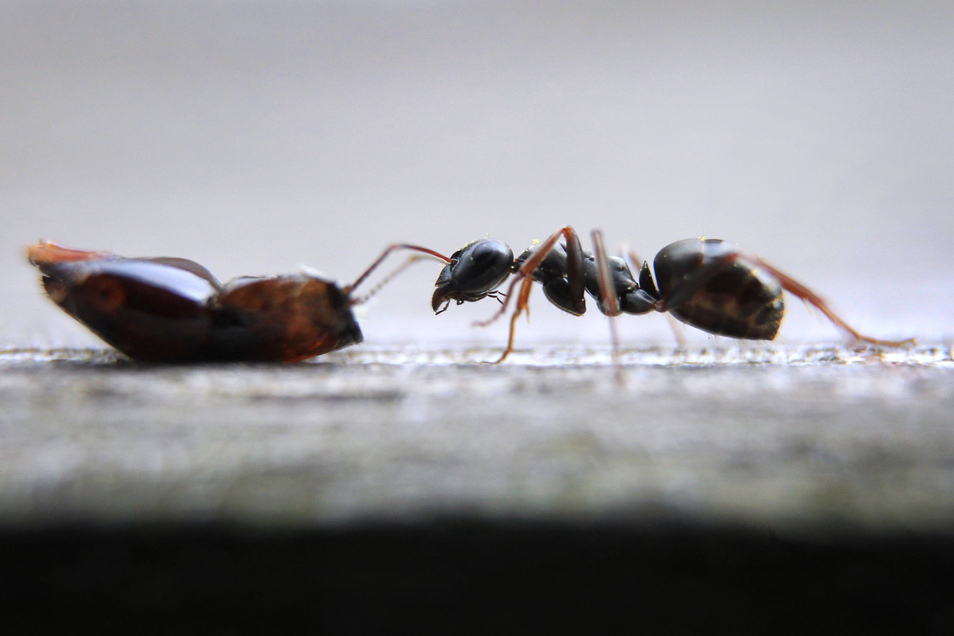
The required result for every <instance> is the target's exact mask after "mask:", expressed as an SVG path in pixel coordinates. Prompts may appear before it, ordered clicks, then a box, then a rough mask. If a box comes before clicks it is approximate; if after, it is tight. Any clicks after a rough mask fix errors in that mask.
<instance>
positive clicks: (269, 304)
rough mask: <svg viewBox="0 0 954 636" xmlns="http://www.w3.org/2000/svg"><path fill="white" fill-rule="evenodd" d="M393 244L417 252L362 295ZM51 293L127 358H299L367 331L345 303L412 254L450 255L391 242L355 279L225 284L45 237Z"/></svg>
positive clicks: (35, 258)
mask: <svg viewBox="0 0 954 636" xmlns="http://www.w3.org/2000/svg"><path fill="white" fill-rule="evenodd" d="M396 250H411V251H416V252H421V253H423V254H424V255H426V256H421V255H414V256H411V257H410V258H409V259H408V260H407V261H406V262H405V264H404V265H403V266H401V267H400V268H398V269H397V270H396V271H394V272H393V273H392V274H390V275H389V276H388V277H387V278H385V280H384V281H382V282H381V283H379V284H378V286H377V287H375V288H374V289H372V290H371V291H370V292H369V293H368V294H367V295H366V296H364V297H362V298H357V299H355V298H353V297H352V294H353V292H354V290H355V289H356V288H357V287H358V286H359V285H360V284H361V283H362V282H363V281H364V280H365V279H366V278H367V277H368V275H370V274H371V272H372V271H374V270H375V269H376V268H377V267H378V266H379V265H380V264H381V263H382V262H383V261H384V259H385V258H387V256H388V255H389V254H390V253H391V252H394V251H396ZM27 257H28V258H29V260H30V263H32V264H33V265H35V266H36V267H38V268H39V269H40V272H42V274H43V287H44V288H45V290H46V293H47V295H49V297H50V300H52V301H53V302H54V303H56V304H57V305H59V306H60V308H61V309H63V311H65V312H66V313H67V314H69V315H70V316H72V317H73V318H75V319H76V320H78V321H79V322H80V323H82V324H83V325H85V326H86V327H88V328H89V329H90V330H91V331H92V332H93V333H95V334H96V335H97V336H99V337H100V338H102V339H103V340H104V341H106V342H107V343H109V344H110V345H112V346H113V347H115V348H116V349H118V350H120V351H121V352H123V353H124V354H126V355H127V356H129V357H130V358H135V359H138V360H144V361H150V362H221V361H233V362H237V361H262V362H270V361H274V362H299V361H301V360H307V359H308V358H313V357H315V356H319V355H321V354H323V353H327V352H329V351H334V350H336V349H341V348H343V347H348V346H350V345H353V344H358V343H360V342H362V340H363V339H364V337H363V335H362V334H361V329H360V328H359V327H358V323H357V321H356V320H355V318H354V315H353V314H352V312H351V307H353V306H354V305H358V304H361V303H363V302H365V301H366V300H367V299H368V298H370V296H371V295H373V294H374V293H375V292H376V291H377V290H378V289H380V287H381V286H383V285H384V284H386V283H387V282H388V281H390V280H391V278H393V277H394V276H396V275H397V274H398V273H400V272H401V271H403V269H404V268H406V267H407V266H408V265H410V264H411V263H412V262H414V261H416V260H419V259H422V258H426V257H433V258H437V259H440V260H442V261H444V262H445V263H449V262H450V259H449V258H447V257H446V256H444V255H442V254H439V253H438V252H435V251H433V250H430V249H427V248H426V247H419V246H417V245H408V244H404V243H398V244H394V245H391V246H389V247H388V248H387V249H385V250H384V252H383V253H382V254H381V255H380V256H379V257H378V258H377V259H376V260H375V261H374V262H373V263H371V265H370V266H369V267H368V268H367V269H366V270H365V271H364V273H362V274H361V275H360V276H359V277H358V278H357V279H356V280H355V282H353V283H351V284H350V285H345V286H343V287H339V286H338V285H337V284H336V283H334V282H332V281H328V280H324V279H322V278H319V277H317V276H313V275H310V274H292V275H284V276H272V277H264V278H258V277H242V278H236V279H234V280H232V281H230V282H228V283H225V284H224V285H223V284H222V283H220V282H219V281H218V280H216V278H215V277H214V276H213V275H212V274H211V273H210V272H209V270H207V269H206V268H205V267H203V266H202V265H199V264H198V263H196V262H193V261H190V260H186V259H183V258H169V257H158V258H123V257H121V256H116V255H114V254H110V253H109V252H95V251H89V250H77V249H71V248H67V247H63V246H61V245H58V244H56V243H53V242H49V241H41V242H40V243H38V244H37V245H33V246H30V247H29V248H27Z"/></svg>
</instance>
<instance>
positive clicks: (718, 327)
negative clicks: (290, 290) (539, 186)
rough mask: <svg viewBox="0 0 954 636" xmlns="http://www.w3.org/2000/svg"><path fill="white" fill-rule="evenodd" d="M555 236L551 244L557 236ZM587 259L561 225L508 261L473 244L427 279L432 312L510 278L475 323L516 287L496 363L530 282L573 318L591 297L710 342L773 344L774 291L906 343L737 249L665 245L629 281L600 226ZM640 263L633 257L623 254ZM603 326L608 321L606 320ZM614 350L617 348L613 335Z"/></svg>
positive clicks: (690, 242)
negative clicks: (658, 317)
mask: <svg viewBox="0 0 954 636" xmlns="http://www.w3.org/2000/svg"><path fill="white" fill-rule="evenodd" d="M561 236H562V237H563V238H564V242H563V243H559V239H560V237H561ZM592 236H593V243H594V252H595V254H594V253H590V252H588V251H585V250H583V248H582V246H581V244H580V239H579V237H578V236H577V233H576V232H575V231H574V230H573V228H571V227H569V226H567V227H564V228H562V229H561V230H559V231H558V232H555V233H554V234H553V235H551V236H550V237H549V238H548V239H547V240H546V241H544V242H543V243H540V244H539V245H537V246H534V247H531V248H528V249H526V250H525V251H524V252H523V253H522V254H521V255H520V256H518V257H517V258H516V259H514V257H513V252H512V251H511V250H510V248H509V247H508V246H507V245H506V244H505V243H502V242H500V241H495V240H492V239H481V240H479V241H475V242H473V243H469V244H468V245H466V246H464V248H462V249H461V250H458V251H457V252H455V253H454V254H452V255H451V258H450V263H448V264H447V265H446V266H445V267H444V270H443V271H442V272H441V274H440V276H439V277H438V279H437V282H436V283H435V287H436V288H435V290H434V295H433V297H432V299H431V306H432V307H433V309H434V311H435V312H436V313H442V312H443V311H445V310H446V309H447V307H448V305H449V304H450V301H452V300H453V301H456V302H457V304H458V305H459V304H462V303H465V302H474V301H477V300H480V299H482V298H485V297H487V296H490V297H493V298H497V299H498V300H500V296H501V295H502V294H501V293H500V292H498V291H497V287H498V286H499V285H500V284H501V283H503V281H504V280H506V278H507V276H509V275H510V274H511V273H513V274H515V275H516V278H514V280H513V282H512V283H511V284H510V287H509V290H508V292H507V294H506V295H505V297H506V300H505V301H501V302H502V306H501V308H500V310H499V311H498V312H497V313H496V314H494V315H493V316H492V317H491V318H490V319H489V320H487V321H484V322H482V323H478V324H481V325H487V324H490V323H492V322H493V321H495V320H496V319H497V318H499V317H500V316H501V315H503V314H504V313H505V312H506V310H507V305H508V303H509V302H510V299H511V298H513V292H514V289H515V288H516V286H517V285H518V284H519V285H520V290H519V293H518V294H517V300H516V303H517V306H516V309H515V310H514V312H513V315H512V316H511V318H510V339H509V341H508V343H507V349H506V350H505V351H504V352H503V355H501V356H500V359H499V360H497V362H501V361H503V360H504V359H505V358H506V357H507V355H509V354H510V352H511V351H513V340H514V328H515V325H516V323H517V318H518V317H519V316H520V314H521V313H523V312H525V311H527V301H528V299H529V297H530V289H531V287H532V285H533V282H534V281H536V282H538V283H540V284H541V285H542V286H543V292H544V294H545V295H546V297H547V299H549V301H550V302H551V303H553V304H554V305H556V306H557V307H559V308H560V309H562V310H563V311H565V312H567V313H570V314H573V315H575V316H579V315H582V314H583V313H584V312H585V311H586V301H585V299H584V295H583V292H584V291H586V292H587V293H589V294H590V295H591V296H592V297H593V298H595V299H596V301H597V306H598V307H599V309H600V311H601V312H603V313H604V314H605V315H607V316H610V317H614V316H618V315H619V314H621V313H626V314H634V315H638V314H646V313H649V312H651V311H659V312H667V311H668V312H669V313H670V314H671V315H672V316H674V317H675V318H677V319H678V320H680V321H682V322H684V323H686V324H689V325H692V326H693V327H696V328H697V329H701V330H703V331H707V332H709V333H712V334H715V335H719V336H729V337H731V338H744V339H750V340H772V339H774V338H775V335H776V334H777V333H778V329H779V325H780V324H781V322H782V315H783V314H784V312H785V305H784V302H783V300H782V290H785V291H788V292H789V293H791V294H794V295H795V296H797V297H799V298H801V299H802V300H804V301H806V302H808V303H811V304H812V305H814V306H815V307H817V308H818V309H819V310H820V311H821V312H822V313H823V314H824V315H825V316H826V317H827V318H828V319H829V320H831V321H832V322H833V323H835V325H837V326H838V327H840V328H841V329H842V330H844V331H845V332H846V333H847V334H848V335H850V336H851V337H852V338H853V339H855V340H857V341H861V342H867V343H870V344H874V345H881V346H891V347H893V346H901V345H905V344H910V343H913V342H914V341H913V339H912V340H901V341H895V340H879V339H877V338H871V337H869V336H864V335H862V334H860V333H859V332H857V331H856V330H855V329H853V328H852V327H850V326H849V325H848V324H847V323H846V322H845V321H844V320H842V319H841V318H840V317H839V316H838V315H837V314H835V313H834V312H833V311H832V310H831V309H830V308H829V307H828V304H827V303H826V302H825V301H824V300H823V299H822V298H821V297H819V296H818V295H817V294H815V293H814V292H813V291H811V290H810V289H808V288H807V287H805V286H804V285H802V284H801V283H799V282H798V281H796V280H794V279H792V278H791V277H790V276H788V275H786V274H784V273H782V272H780V271H779V270H777V269H775V268H774V267H772V266H771V265H769V264H767V263H766V262H765V261H763V260H762V259H760V258H758V257H757V256H753V255H752V254H749V253H747V252H745V251H743V250H742V249H741V248H740V247H739V246H737V245H735V244H733V243H728V242H726V241H721V240H717V239H686V240H683V241H676V242H675V243H672V244H670V245H667V246H666V247H664V248H663V249H662V250H660V252H659V253H658V254H657V255H656V258H655V259H654V260H653V269H654V270H655V275H656V276H655V281H654V280H653V274H652V273H651V272H650V269H649V264H648V263H646V262H645V261H643V263H642V266H641V267H640V269H639V276H638V278H636V277H634V276H633V274H632V272H631V271H630V268H629V265H628V264H627V263H626V261H625V260H623V259H622V258H619V257H611V256H607V254H606V250H605V249H604V247H603V239H602V234H601V233H600V232H599V230H594V231H593V233H592ZM629 256H630V259H631V260H632V261H633V263H635V264H636V265H637V266H639V259H637V258H636V257H635V255H633V254H630V255H629ZM610 325H611V330H613V329H614V328H613V326H612V325H613V322H612V321H610ZM612 338H613V349H614V352H615V351H616V350H617V349H618V347H617V344H616V333H615V330H613V331H612Z"/></svg>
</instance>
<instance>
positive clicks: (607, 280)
mask: <svg viewBox="0 0 954 636" xmlns="http://www.w3.org/2000/svg"><path fill="white" fill-rule="evenodd" d="M590 236H591V237H592V239H593V251H594V252H595V253H596V272H597V275H598V279H597V280H598V282H599V288H600V298H599V302H600V305H601V306H602V309H603V310H604V311H603V313H605V314H606V317H607V318H609V328H610V342H611V343H612V345H613V364H615V365H616V379H617V381H618V382H619V383H621V384H622V382H623V367H622V365H621V364H620V361H619V335H618V334H617V331H616V317H617V316H619V314H620V309H619V299H618V298H617V297H616V286H615V285H614V284H613V275H612V274H611V273H610V268H609V257H608V256H607V255H606V247H605V246H604V245H603V233H602V232H601V231H599V230H593V231H592V232H591V233H590Z"/></svg>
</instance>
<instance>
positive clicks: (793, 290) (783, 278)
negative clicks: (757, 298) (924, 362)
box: [746, 257, 915, 347]
mask: <svg viewBox="0 0 954 636" xmlns="http://www.w3.org/2000/svg"><path fill="white" fill-rule="evenodd" d="M746 260H751V262H753V263H755V264H757V265H758V266H759V267H762V268H764V269H765V270H766V271H768V272H769V273H771V274H772V275H773V276H775V277H776V278H777V279H778V280H779V282H780V283H782V289H784V290H785V291H787V292H789V293H790V294H792V295H794V296H797V297H799V298H801V299H802V300H803V301H805V302H807V303H810V304H812V305H814V306H815V307H816V308H818V310H819V311H821V312H822V313H823V314H825V317H826V318H828V320H830V321H832V322H833V323H834V324H835V325H837V326H838V327H840V328H841V329H842V330H844V331H845V332H846V333H847V334H848V335H850V336H851V337H852V338H854V339H855V340H857V341H860V342H867V343H868V344H873V345H877V346H881V347H903V346H906V345H913V344H915V339H914V338H907V339H905V340H881V339H879V338H872V337H871V336H865V335H863V334H861V333H859V332H858V331H856V330H855V329H854V328H853V327H851V326H850V325H849V324H848V323H846V322H845V321H844V319H842V318H841V316H839V315H838V314H836V313H835V312H834V311H832V309H831V308H830V307H829V306H828V303H826V302H825V300H824V299H823V298H822V297H821V296H819V295H818V294H816V293H815V292H813V291H812V290H810V289H809V288H808V287H806V286H805V285H803V284H801V283H800V282H798V281H797V280H795V279H794V278H792V277H791V276H789V275H788V274H785V273H784V272H780V271H779V270H777V269H775V268H774V267H772V266H771V265H769V264H768V263H766V262H765V261H763V260H762V259H760V258H751V257H750V258H748V259H746Z"/></svg>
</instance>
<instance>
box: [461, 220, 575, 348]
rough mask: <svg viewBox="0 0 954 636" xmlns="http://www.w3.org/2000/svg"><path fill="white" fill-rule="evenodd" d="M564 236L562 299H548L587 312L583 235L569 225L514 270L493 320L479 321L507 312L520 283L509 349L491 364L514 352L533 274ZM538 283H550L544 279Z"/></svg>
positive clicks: (512, 316)
mask: <svg viewBox="0 0 954 636" xmlns="http://www.w3.org/2000/svg"><path fill="white" fill-rule="evenodd" d="M561 236H562V237H564V239H565V241H566V271H565V273H561V274H562V275H561V276H559V277H558V278H559V279H563V278H564V275H565V280H566V289H565V290H562V291H561V292H560V293H559V300H555V299H554V298H555V296H553V295H551V294H548V298H550V300H551V302H553V303H554V304H555V305H557V306H558V307H560V308H561V309H563V310H564V311H567V312H569V313H574V314H576V315H580V314H582V313H583V312H585V311H586V301H585V300H584V298H583V293H584V285H583V246H582V245H581V244H580V237H579V236H578V235H577V233H576V230H574V229H573V228H572V227H570V226H569V225H567V226H566V227H563V228H561V229H560V230H558V231H556V232H554V233H553V234H551V235H550V236H549V237H548V238H547V240H545V241H544V242H543V243H541V244H540V246H539V247H537V248H536V249H535V250H533V252H531V253H530V255H529V256H528V257H527V259H526V260H525V261H524V262H523V263H522V264H521V265H520V267H519V268H518V269H517V271H516V272H514V273H515V277H514V279H513V281H512V282H511V283H510V287H509V288H508V290H507V297H506V299H505V300H504V302H503V304H502V305H501V306H500V309H499V310H498V311H497V312H496V313H495V314H494V315H493V316H491V317H490V319H488V320H486V321H483V322H479V323H477V324H478V325H480V326H487V325H489V324H491V323H493V322H494V321H496V320H497V319H498V318H500V316H502V315H503V314H505V313H506V311H507V306H508V305H509V304H510V299H511V298H513V297H514V295H515V294H514V291H515V289H516V286H517V284H519V285H520V291H519V292H518V293H517V294H516V298H517V300H516V303H517V305H516V308H515V309H514V312H513V314H512V315H511V316H510V336H509V337H508V339H507V348H506V349H505V350H504V352H503V354H502V355H501V356H500V358H498V359H497V360H495V361H494V362H493V363H492V364H499V363H501V362H503V361H504V360H506V359H507V356H508V355H510V353H511V352H512V351H513V341H514V334H515V333H516V328H517V318H519V317H520V314H522V313H524V312H526V313H528V314H529V307H528V302H529V299H530V290H531V289H532V288H533V283H534V280H535V278H534V273H535V272H536V271H537V269H538V268H539V267H540V265H541V264H542V263H543V261H544V259H545V258H546V257H547V255H548V254H550V252H551V251H552V250H553V249H554V248H555V247H556V246H557V244H558V242H559V240H560V237H561ZM538 282H542V283H544V284H547V283H546V282H545V281H538Z"/></svg>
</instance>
